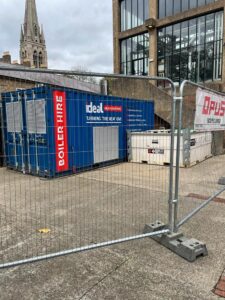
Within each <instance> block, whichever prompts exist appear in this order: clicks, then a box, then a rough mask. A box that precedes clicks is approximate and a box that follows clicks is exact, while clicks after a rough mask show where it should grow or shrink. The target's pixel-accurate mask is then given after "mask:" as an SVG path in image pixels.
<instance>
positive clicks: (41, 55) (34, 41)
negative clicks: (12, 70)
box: [20, 0, 48, 68]
mask: <svg viewBox="0 0 225 300" xmlns="http://www.w3.org/2000/svg"><path fill="white" fill-rule="evenodd" d="M20 63H21V64H22V65H25V66H28V67H31V68H47V67H48V57H47V50H46V44H45V36H44V30H43V26H42V27H40V26H39V23H38V16H37V8H36V3H35V0H26V8H25V17H24V24H23V26H22V27H21V36H20Z"/></svg>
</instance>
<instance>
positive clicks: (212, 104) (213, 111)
mask: <svg viewBox="0 0 225 300" xmlns="http://www.w3.org/2000/svg"><path fill="white" fill-rule="evenodd" d="M202 114H203V115H214V116H222V117H223V116H224V114H225V101H215V100H212V99H211V98H210V97H209V96H205V100H204V105H203V108H202Z"/></svg>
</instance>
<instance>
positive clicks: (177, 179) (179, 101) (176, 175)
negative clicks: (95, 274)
mask: <svg viewBox="0 0 225 300" xmlns="http://www.w3.org/2000/svg"><path fill="white" fill-rule="evenodd" d="M176 100H177V101H178V107H179V110H178V128H177V149H176V173H175V195H174V231H175V232H177V227H176V224H177V216H178V205H179V202H178V200H179V199H178V198H179V182H180V140H181V130H182V116H183V114H182V110H183V97H176Z"/></svg>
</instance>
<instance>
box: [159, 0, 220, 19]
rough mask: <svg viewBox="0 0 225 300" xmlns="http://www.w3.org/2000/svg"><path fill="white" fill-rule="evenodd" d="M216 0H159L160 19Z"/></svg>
mask: <svg viewBox="0 0 225 300" xmlns="http://www.w3.org/2000/svg"><path fill="white" fill-rule="evenodd" d="M216 1H217V0H158V16H159V19H162V18H165V17H169V16H173V15H175V14H177V13H180V12H183V11H186V10H188V9H192V8H196V7H199V6H202V5H206V4H209V3H213V2H216Z"/></svg>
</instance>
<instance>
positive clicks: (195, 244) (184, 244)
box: [144, 221, 208, 262]
mask: <svg viewBox="0 0 225 300" xmlns="http://www.w3.org/2000/svg"><path fill="white" fill-rule="evenodd" d="M162 229H167V225H165V224H163V223H162V222H160V221H156V222H155V223H152V224H147V225H145V228H144V233H150V232H154V231H159V230H162ZM152 239H154V240H155V241H156V242H158V243H160V244H161V245H163V246H164V247H166V248H168V249H170V250H171V251H173V252H174V253H176V254H177V255H179V256H181V257H183V258H184V259H186V260H187V261H189V262H194V261H195V260H196V259H197V258H198V257H200V256H206V255H208V251H207V248H206V245H205V244H204V243H203V242H200V241H198V240H196V239H193V238H191V239H189V238H186V237H184V235H183V233H167V234H161V235H159V236H155V237H152Z"/></svg>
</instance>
